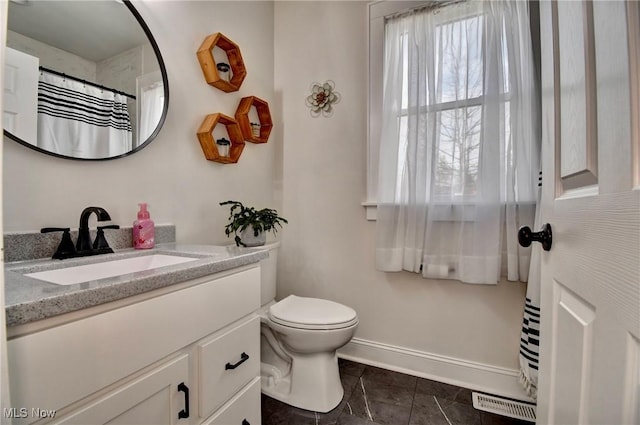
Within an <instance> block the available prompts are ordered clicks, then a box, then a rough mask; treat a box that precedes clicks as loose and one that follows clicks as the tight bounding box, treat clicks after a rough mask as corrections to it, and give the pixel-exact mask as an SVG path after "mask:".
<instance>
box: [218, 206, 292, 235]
mask: <svg viewBox="0 0 640 425" xmlns="http://www.w3.org/2000/svg"><path fill="white" fill-rule="evenodd" d="M220 205H230V206H231V207H230V211H229V223H228V224H227V225H226V226H225V228H224V233H225V234H226V235H227V237H229V236H231V234H234V235H235V241H236V245H237V246H240V245H242V246H246V245H245V244H244V243H243V242H242V239H240V236H239V235H238V233H241V232H242V231H244V230H245V229H246V228H248V227H249V226H251V228H252V229H253V235H254V236H256V237H257V236H258V235H259V234H260V233H261V232H271V231H272V232H273V233H274V234H276V233H277V232H278V229H277V227H280V228H282V223H288V221H287V219H285V218H283V217H280V216H279V215H278V211H276V210H274V209H271V208H263V209H261V210H256V209H255V208H254V207H245V206H244V205H242V203H241V202H238V201H226V202H220Z"/></svg>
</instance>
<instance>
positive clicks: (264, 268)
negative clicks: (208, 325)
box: [260, 242, 358, 413]
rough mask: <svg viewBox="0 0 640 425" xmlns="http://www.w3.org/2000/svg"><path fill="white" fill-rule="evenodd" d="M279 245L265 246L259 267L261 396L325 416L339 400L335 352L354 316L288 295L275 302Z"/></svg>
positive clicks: (348, 334) (322, 302) (340, 308)
mask: <svg viewBox="0 0 640 425" xmlns="http://www.w3.org/2000/svg"><path fill="white" fill-rule="evenodd" d="M279 245H280V243H279V242H275V243H272V244H267V245H265V246H264V248H265V249H268V250H269V258H267V259H265V260H262V261H261V262H260V266H261V278H262V288H261V296H262V299H261V304H262V308H261V309H260V318H261V322H262V323H261V326H260V334H261V341H260V354H261V371H260V372H261V376H262V392H263V393H264V394H266V395H268V396H270V397H273V398H275V399H276V400H280V401H282V402H283V403H286V404H289V405H291V406H295V407H299V408H301V409H306V410H312V411H315V412H322V413H324V412H328V411H330V410H332V409H333V408H335V407H336V406H337V405H338V404H340V401H341V400H342V396H343V394H344V389H343V388H342V383H341V382H340V373H339V371H338V358H337V356H336V350H337V349H338V348H340V347H342V346H344V345H345V344H346V343H348V342H349V341H350V340H351V338H352V337H353V334H354V333H355V331H356V328H357V327H358V316H357V315H356V312H355V310H353V309H352V308H350V307H347V306H345V305H342V304H338V303H336V302H333V301H328V300H323V299H318V298H304V297H297V296H295V295H290V296H288V297H286V298H285V299H283V300H282V301H279V302H275V295H276V263H277V259H278V247H279Z"/></svg>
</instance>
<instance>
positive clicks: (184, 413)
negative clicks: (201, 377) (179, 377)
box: [178, 382, 189, 419]
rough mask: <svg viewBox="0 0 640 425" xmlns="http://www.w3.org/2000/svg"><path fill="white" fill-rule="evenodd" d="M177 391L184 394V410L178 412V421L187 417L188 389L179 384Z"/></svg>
mask: <svg viewBox="0 0 640 425" xmlns="http://www.w3.org/2000/svg"><path fill="white" fill-rule="evenodd" d="M178 391H183V392H184V409H182V410H181V411H179V412H178V419H185V418H188V417H189V387H187V386H186V385H185V384H184V382H180V384H179V385H178Z"/></svg>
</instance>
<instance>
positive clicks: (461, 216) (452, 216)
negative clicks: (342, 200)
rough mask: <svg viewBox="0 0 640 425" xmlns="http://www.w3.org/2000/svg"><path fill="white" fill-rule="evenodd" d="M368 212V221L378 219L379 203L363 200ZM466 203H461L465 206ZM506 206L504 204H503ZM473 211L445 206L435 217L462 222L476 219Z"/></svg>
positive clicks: (523, 204) (532, 204) (524, 204)
mask: <svg viewBox="0 0 640 425" xmlns="http://www.w3.org/2000/svg"><path fill="white" fill-rule="evenodd" d="M360 205H362V206H363V207H364V209H365V212H366V217H367V220H368V221H376V220H377V219H378V203H377V202H374V201H365V202H361V203H360ZM463 205H464V204H460V206H463ZM502 206H503V207H504V206H505V205H504V204H503V205H502ZM535 207H536V204H535V202H521V203H519V204H518V208H525V210H526V209H527V208H533V211H535ZM472 214H473V212H472V211H465V210H464V209H462V208H456V207H455V206H454V207H453V208H452V206H450V205H449V206H443V207H442V211H440V214H439V215H438V216H437V217H436V218H434V220H435V221H450V222H462V221H476V220H475V218H474V217H473V215H472Z"/></svg>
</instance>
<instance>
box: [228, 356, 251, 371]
mask: <svg viewBox="0 0 640 425" xmlns="http://www.w3.org/2000/svg"><path fill="white" fill-rule="evenodd" d="M247 360H249V355H248V354H247V353H242V354H240V361H239V362H238V363H236V364H231V363H227V364H226V365H224V370H229V369H235V368H237V367H238V366H240V365H241V364H242V363H244V362H246V361H247Z"/></svg>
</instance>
